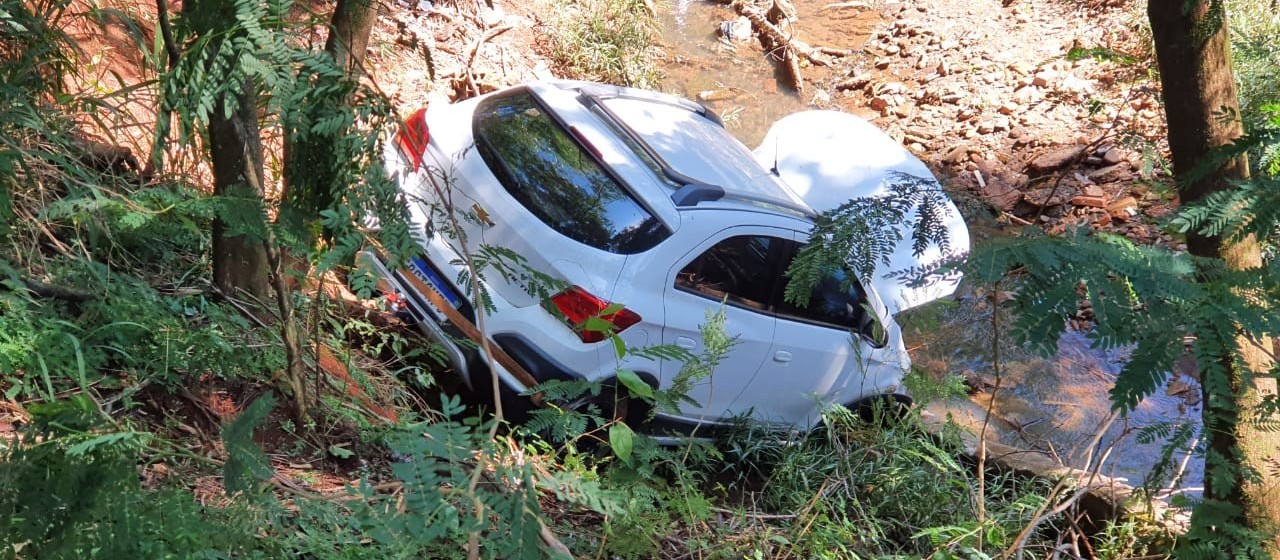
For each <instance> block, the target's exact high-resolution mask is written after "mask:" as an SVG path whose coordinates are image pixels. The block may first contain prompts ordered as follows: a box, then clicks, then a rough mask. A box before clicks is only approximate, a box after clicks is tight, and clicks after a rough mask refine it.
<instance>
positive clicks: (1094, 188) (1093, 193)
mask: <svg viewBox="0 0 1280 560" xmlns="http://www.w3.org/2000/svg"><path fill="white" fill-rule="evenodd" d="M1080 194H1082V195H1084V196H1090V197H1097V198H1102V197H1104V196H1107V191H1105V190H1102V187H1099V186H1098V185H1094V184H1090V183H1086V184H1084V185H1081V186H1080Z"/></svg>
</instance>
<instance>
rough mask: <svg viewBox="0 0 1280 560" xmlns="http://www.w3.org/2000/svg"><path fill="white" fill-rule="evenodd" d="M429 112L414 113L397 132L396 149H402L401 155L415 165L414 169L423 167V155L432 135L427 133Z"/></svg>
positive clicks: (419, 111)
mask: <svg viewBox="0 0 1280 560" xmlns="http://www.w3.org/2000/svg"><path fill="white" fill-rule="evenodd" d="M426 115H427V110H426V109H425V108H423V109H418V110H417V111H414V112H413V114H412V115H409V118H408V119H405V121H404V125H403V126H401V127H400V130H399V131H397V132H396V136H395V140H396V147H397V148H400V153H402V154H404V155H405V157H407V158H409V161H410V162H412V163H413V169H415V170H416V169H418V168H419V167H422V154H423V153H424V152H426V151H427V141H428V140H430V138H431V135H430V134H429V133H428V132H427V119H426Z"/></svg>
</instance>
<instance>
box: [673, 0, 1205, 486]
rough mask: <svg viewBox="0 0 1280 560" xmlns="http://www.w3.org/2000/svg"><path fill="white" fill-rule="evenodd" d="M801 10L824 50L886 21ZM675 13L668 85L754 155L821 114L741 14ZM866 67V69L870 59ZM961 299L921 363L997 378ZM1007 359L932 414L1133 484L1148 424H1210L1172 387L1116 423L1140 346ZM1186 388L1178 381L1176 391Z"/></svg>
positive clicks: (913, 341) (978, 306)
mask: <svg viewBox="0 0 1280 560" xmlns="http://www.w3.org/2000/svg"><path fill="white" fill-rule="evenodd" d="M795 5H796V8H797V12H798V14H799V18H798V21H797V22H796V23H795V24H794V26H793V27H792V30H793V32H794V33H795V34H796V35H795V36H797V37H799V38H800V39H801V40H803V41H805V42H806V43H808V44H810V45H815V46H826V47H832V48H839V49H858V48H860V47H861V46H862V45H863V43H865V42H866V40H867V38H868V37H869V36H870V35H871V33H872V32H874V31H875V27H876V25H877V24H878V23H880V21H881V20H880V17H879V14H877V13H876V12H875V11H872V10H867V9H863V8H860V7H858V6H859V3H857V2H840V3H832V2H831V1H830V0H797V1H796V2H795ZM670 8H671V10H670V11H669V12H668V13H666V14H664V15H663V17H664V20H665V21H664V22H663V23H664V42H665V45H664V47H665V48H666V51H667V60H666V62H665V63H664V65H663V71H664V72H665V75H666V77H665V79H664V82H663V84H662V86H663V89H665V90H667V91H671V92H673V93H678V94H681V95H683V96H685V97H689V98H693V99H699V100H700V101H702V102H703V103H705V104H707V105H708V106H710V107H711V108H712V109H714V110H716V111H717V112H718V113H719V114H720V115H722V117H723V118H724V120H725V122H726V125H727V126H728V127H729V129H730V130H731V131H732V132H733V133H734V134H735V135H736V136H737V137H738V138H739V139H740V140H742V141H743V142H744V143H745V144H747V146H749V147H752V148H754V147H755V146H756V144H758V143H759V141H760V139H761V138H763V136H764V134H765V132H766V131H767V130H768V127H769V125H770V124H772V123H773V122H774V121H775V120H777V119H779V118H781V117H783V116H785V115H788V114H791V113H793V112H796V111H802V110H805V109H808V108H810V107H809V104H808V100H809V99H812V95H813V94H812V93H808V94H806V96H805V99H804V100H802V99H801V98H800V96H797V95H796V94H795V93H793V92H790V91H787V90H784V89H781V88H780V87H779V85H778V82H777V80H776V79H775V74H774V68H773V66H772V65H771V64H770V63H769V62H768V61H767V60H766V59H765V56H764V54H763V52H762V49H761V48H760V46H759V43H758V42H756V41H754V40H752V41H750V42H747V43H738V44H736V45H732V44H729V43H727V42H725V41H722V40H720V39H719V38H718V37H717V29H718V28H719V27H720V24H721V23H722V22H725V21H729V20H733V19H735V18H736V14H735V13H734V12H733V10H732V9H731V8H729V7H728V6H725V5H722V4H718V3H713V2H706V1H698V0H673V4H672V5H671V6H670ZM855 64H857V65H858V66H859V67H860V68H859V69H860V70H861V69H862V68H863V67H865V66H866V61H865V60H859V61H855ZM825 72H830V70H827V69H823V68H806V69H805V70H804V74H805V77H806V78H807V79H808V80H810V82H811V83H812V82H813V81H816V80H821V79H823V78H825V77H827V74H825ZM842 101H843V100H842V99H840V98H839V97H838V96H837V97H836V98H835V99H833V100H832V101H831V105H832V106H833V107H835V108H844V109H846V110H850V111H852V112H858V109H857V108H854V107H842V106H841V104H842ZM976 237H980V236H976ZM960 302H961V303H960V304H959V305H958V306H955V307H953V308H951V309H949V310H946V311H943V312H941V313H940V315H941V316H940V317H938V316H937V315H938V314H939V313H936V312H935V313H929V314H931V315H934V317H933V318H931V319H929V320H927V321H924V320H918V319H916V318H912V317H910V316H908V317H904V327H906V330H907V331H908V338H907V340H908V345H909V346H911V347H912V356H913V359H914V360H915V362H916V364H917V365H920V366H923V367H924V368H925V369H926V370H929V371H932V372H934V373H938V374H941V373H946V372H951V373H958V372H968V373H970V374H971V375H973V376H976V377H979V378H983V379H985V380H986V381H988V382H994V381H995V379H994V376H993V375H992V373H993V369H994V368H993V367H992V349H991V340H992V338H993V335H992V330H991V314H990V310H989V309H988V308H986V307H985V306H984V298H982V297H978V296H973V295H969V296H962V297H961V298H960ZM1001 353H1002V359H1001V363H1002V371H1001V389H1000V391H999V393H998V397H997V398H996V399H995V403H994V405H992V403H991V401H992V399H991V396H992V390H991V389H988V390H987V391H985V392H980V393H978V394H976V395H974V396H973V397H972V398H971V399H968V400H965V399H955V400H951V401H947V402H934V403H930V404H929V410H930V411H931V412H933V413H935V414H940V415H951V416H952V417H953V418H955V419H956V420H957V421H958V422H960V423H962V424H965V425H968V426H970V427H972V428H973V429H975V431H976V430H978V429H980V428H981V426H982V424H983V418H984V417H985V416H986V415H985V411H986V409H987V408H988V406H990V408H991V410H992V411H993V413H994V414H993V416H992V420H991V421H990V422H989V424H988V430H989V431H988V433H989V434H993V435H994V436H996V437H998V438H999V439H1000V440H1001V441H1003V442H1005V443H1009V444H1012V445H1016V446H1021V447H1024V448H1032V449H1038V450H1042V451H1045V452H1047V453H1050V454H1053V455H1056V456H1057V457H1059V458H1061V460H1062V461H1063V462H1064V463H1065V464H1068V465H1071V466H1075V467H1079V468H1086V469H1087V468H1098V470H1099V471H1100V472H1101V473H1102V474H1106V475H1109V476H1113V477H1119V478H1124V479H1128V480H1129V481H1130V482H1131V483H1133V484H1141V483H1142V481H1143V479H1144V477H1145V476H1146V474H1147V473H1148V472H1149V470H1150V468H1151V466H1152V465H1154V464H1156V463H1157V462H1158V461H1159V459H1160V454H1161V447H1162V445H1161V443H1160V442H1156V443H1147V444H1143V443H1139V442H1138V437H1137V435H1138V432H1139V431H1140V430H1141V429H1142V428H1143V427H1146V426H1150V425H1152V424H1155V423H1160V422H1191V423H1197V422H1198V418H1199V414H1200V409H1199V406H1198V405H1195V404H1192V403H1189V402H1188V400H1187V399H1185V398H1182V397H1180V396H1171V395H1169V394H1168V392H1169V387H1168V381H1166V386H1165V387H1162V388H1161V389H1160V390H1158V391H1157V393H1156V394H1155V395H1153V396H1152V397H1150V398H1148V399H1147V400H1146V401H1144V402H1143V403H1142V404H1141V405H1140V406H1139V407H1138V408H1137V410H1135V411H1134V412H1132V413H1131V414H1129V415H1128V416H1127V417H1124V418H1119V419H1115V420H1111V421H1108V418H1109V411H1110V408H1111V407H1110V401H1109V400H1108V393H1107V392H1108V391H1109V390H1110V388H1111V387H1112V386H1113V384H1114V381H1115V378H1116V375H1117V374H1118V373H1119V371H1120V368H1121V367H1122V366H1123V364H1124V362H1125V361H1126V360H1127V359H1128V351H1127V350H1124V349H1120V350H1110V351H1102V350H1096V349H1092V348H1090V345H1089V341H1088V340H1087V339H1086V338H1085V336H1084V335H1082V334H1081V333H1078V332H1067V333H1066V334H1064V335H1063V337H1062V339H1061V340H1060V341H1059V350H1058V352H1057V353H1056V354H1055V355H1053V356H1051V357H1049V358H1043V357H1039V356H1037V355H1035V354H1033V353H1032V352H1029V351H1027V350H1024V349H1020V348H1015V347H1007V348H1002V350H1001ZM1179 382H1182V383H1187V382H1189V383H1190V384H1191V385H1192V388H1191V390H1192V391H1195V392H1198V391H1199V389H1198V387H1195V386H1194V382H1193V381H1189V380H1188V379H1187V378H1185V377H1184V378H1180V379H1179ZM1179 382H1175V383H1174V390H1175V391H1176V390H1177V389H1178V388H1179ZM1185 394H1186V393H1183V396H1185ZM1099 434H1100V435H1099ZM1095 441H1096V442H1097V443H1094V442H1095ZM1184 458H1185V453H1178V454H1175V455H1174V464H1175V465H1176V464H1178V463H1180V462H1182V461H1183V460H1184ZM1186 459H1187V465H1186V469H1185V471H1184V472H1185V474H1184V477H1183V479H1182V480H1181V481H1180V482H1178V483H1177V484H1176V485H1175V486H1176V490H1175V491H1177V492H1188V493H1192V494H1195V493H1197V492H1198V491H1199V489H1200V487H1201V486H1202V476H1201V473H1202V472H1203V466H1202V461H1201V460H1200V459H1198V458H1195V457H1190V458H1186Z"/></svg>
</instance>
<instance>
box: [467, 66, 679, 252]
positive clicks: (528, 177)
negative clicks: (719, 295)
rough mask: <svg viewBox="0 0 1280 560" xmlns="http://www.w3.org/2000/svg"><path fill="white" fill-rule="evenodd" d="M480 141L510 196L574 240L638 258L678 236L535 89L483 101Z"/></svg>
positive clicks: (478, 113)
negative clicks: (540, 100)
mask: <svg viewBox="0 0 1280 560" xmlns="http://www.w3.org/2000/svg"><path fill="white" fill-rule="evenodd" d="M475 138H476V146H477V148H478V149H479V151H480V155H481V157H483V158H484V161H485V163H486V164H488V166H489V168H490V169H491V170H493V173H494V175H496V176H497V177H498V179H499V180H500V181H501V182H502V186H503V187H504V188H505V189H506V190H507V192H508V193H510V194H511V196H512V197H514V198H515V199H516V200H517V201H519V202H520V204H521V205H523V206H524V207H525V208H526V209H527V210H529V212H530V213H532V214H533V215H534V216H537V217H538V219H539V220H542V222H543V223H545V224H547V225H548V226H550V227H551V229H554V230H556V231H557V232H560V233H561V234H563V235H564V236H566V237H568V238H570V239H573V240H575V241H578V242H580V243H584V244H586V245H590V246H592V247H595V248H597V249H601V250H605V251H609V252H611V253H620V254H631V253H638V252H640V251H644V250H647V249H649V248H651V247H653V246H654V245H657V244H658V243H659V242H660V241H662V240H663V239H666V238H667V237H668V236H669V235H670V234H671V232H670V231H669V230H668V229H667V228H666V226H664V225H663V224H662V222H661V221H659V220H658V219H657V217H655V216H654V215H653V214H652V213H651V212H649V211H648V210H647V209H646V208H645V207H644V206H642V205H641V204H640V203H639V201H637V200H636V199H635V197H633V196H632V195H631V193H630V192H629V191H627V189H625V188H623V186H622V185H621V184H620V183H619V182H618V181H617V179H615V178H614V177H613V175H611V174H610V173H609V172H608V171H607V170H606V169H605V168H604V167H602V166H601V164H600V162H599V161H597V160H596V159H595V158H594V157H592V154H591V153H590V152H589V151H588V150H587V149H585V148H584V147H583V146H582V145H581V144H579V143H578V141H576V140H575V139H574V138H573V136H572V135H570V134H569V132H568V131H566V130H565V129H564V127H563V126H562V125H561V124H560V123H559V122H557V120H556V119H555V118H553V116H552V115H551V114H550V113H548V111H547V110H546V109H545V108H544V107H543V106H542V105H541V104H540V103H538V101H537V100H536V99H534V97H533V95H532V94H530V93H529V92H528V91H527V90H517V91H515V92H512V93H510V94H504V95H500V96H495V97H490V98H489V99H486V100H485V101H483V102H481V103H480V105H479V106H478V107H477V109H476V115H475Z"/></svg>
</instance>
